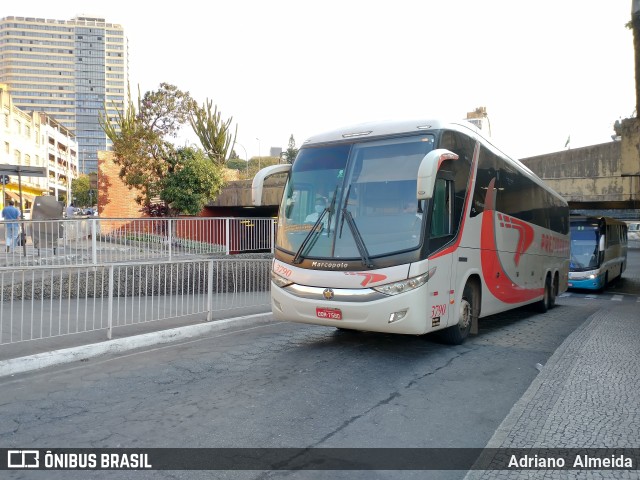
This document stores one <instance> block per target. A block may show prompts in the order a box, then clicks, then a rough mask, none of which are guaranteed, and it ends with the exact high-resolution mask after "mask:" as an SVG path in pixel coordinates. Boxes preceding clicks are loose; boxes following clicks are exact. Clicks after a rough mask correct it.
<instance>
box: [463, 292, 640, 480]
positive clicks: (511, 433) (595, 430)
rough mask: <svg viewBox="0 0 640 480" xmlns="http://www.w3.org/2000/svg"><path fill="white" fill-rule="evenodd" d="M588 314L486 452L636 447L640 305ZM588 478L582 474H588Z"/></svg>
mask: <svg viewBox="0 0 640 480" xmlns="http://www.w3.org/2000/svg"><path fill="white" fill-rule="evenodd" d="M636 303H637V302H634V303H620V304H619V305H617V306H615V307H613V308H611V309H602V310H600V311H598V312H596V313H595V314H594V315H593V316H591V317H590V318H589V319H588V320H587V321H585V323H583V324H582V325H581V326H580V327H579V328H578V329H577V330H576V331H574V332H573V333H572V334H571V335H570V336H569V337H567V339H566V340H565V341H564V343H563V344H562V345H561V346H560V347H559V348H558V349H557V350H556V351H555V353H554V354H553V355H552V356H551V358H550V359H549V361H548V362H547V364H546V365H544V366H543V368H542V370H541V372H540V374H539V375H538V377H537V378H536V379H535V380H534V381H533V383H532V384H531V385H530V387H529V388H528V389H527V391H526V392H525V394H524V395H523V396H522V397H521V398H520V400H519V401H518V402H517V403H516V404H515V405H514V406H513V408H512V409H511V411H510V412H509V414H508V415H507V417H506V418H505V419H504V420H503V422H502V424H501V425H500V427H499V428H498V429H497V430H496V432H495V433H494V435H493V437H492V438H491V440H490V441H489V443H488V444H487V445H486V446H487V447H488V448H640V314H639V310H640V304H636ZM586 474H588V475H587V476H585V475H586ZM496 478H498V479H500V478H505V479H507V478H508V479H519V478H523V479H525V478H553V479H555V478H563V479H564V478H607V479H610V478H620V479H627V478H638V477H637V471H625V470H606V471H586V472H585V471H575V470H574V471H567V470H542V471H527V470H522V471H495V470H487V471H470V472H469V473H468V474H467V476H466V477H465V479H468V480H480V479H482V480H484V479H496Z"/></svg>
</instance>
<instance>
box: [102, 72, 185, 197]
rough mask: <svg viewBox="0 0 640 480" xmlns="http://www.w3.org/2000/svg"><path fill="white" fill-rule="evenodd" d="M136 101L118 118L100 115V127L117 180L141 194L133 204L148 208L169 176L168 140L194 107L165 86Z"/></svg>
mask: <svg viewBox="0 0 640 480" xmlns="http://www.w3.org/2000/svg"><path fill="white" fill-rule="evenodd" d="M138 97H139V100H138V106H137V109H136V106H135V105H134V103H133V101H131V100H129V103H128V105H127V107H126V109H125V110H124V111H120V110H118V114H117V118H112V119H110V118H107V116H106V114H101V115H100V123H101V126H102V128H103V130H104V131H105V133H106V134H107V136H108V137H109V139H110V140H111V142H112V143H113V148H112V149H113V154H114V162H115V163H116V164H117V165H118V166H120V172H119V174H120V178H121V179H122V180H123V182H124V183H125V184H126V185H128V186H129V188H135V189H136V190H137V191H138V192H140V194H139V195H138V197H137V198H136V201H137V202H138V203H139V204H141V205H143V206H147V207H148V206H149V205H150V204H151V203H152V199H153V198H155V197H157V196H159V195H160V192H161V191H162V188H163V181H164V179H165V177H166V176H167V175H168V174H170V173H171V169H172V164H171V162H170V161H169V159H170V158H172V157H174V156H175V146H174V145H173V144H172V143H171V142H169V141H168V139H169V138H172V137H175V136H176V135H177V133H178V132H179V130H180V128H181V127H182V126H183V125H184V124H186V123H187V122H188V121H189V118H190V115H191V113H192V112H193V111H194V110H195V109H196V108H197V104H196V102H195V101H194V100H193V99H192V98H191V96H190V95H189V92H183V91H181V90H179V89H178V88H177V87H175V86H174V85H170V84H167V83H161V84H160V88H159V90H157V91H151V92H147V93H145V95H144V97H142V98H140V95H139V94H138ZM129 98H131V95H129Z"/></svg>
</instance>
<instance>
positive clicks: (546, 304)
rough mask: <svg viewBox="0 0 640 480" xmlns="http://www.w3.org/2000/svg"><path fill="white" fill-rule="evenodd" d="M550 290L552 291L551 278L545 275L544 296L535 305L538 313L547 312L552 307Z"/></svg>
mask: <svg viewBox="0 0 640 480" xmlns="http://www.w3.org/2000/svg"><path fill="white" fill-rule="evenodd" d="M552 289H553V285H551V276H550V275H547V278H546V280H545V281H544V294H543V296H542V300H540V301H538V303H536V307H537V309H538V311H539V312H540V313H545V312H546V311H547V310H549V309H550V308H551V307H552V305H551V296H552V295H553V293H552ZM554 301H555V300H554Z"/></svg>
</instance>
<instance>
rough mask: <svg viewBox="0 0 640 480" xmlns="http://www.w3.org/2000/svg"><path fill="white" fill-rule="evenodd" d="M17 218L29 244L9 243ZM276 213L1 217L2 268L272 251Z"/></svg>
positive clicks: (0, 253) (171, 258) (91, 263)
mask: <svg viewBox="0 0 640 480" xmlns="http://www.w3.org/2000/svg"><path fill="white" fill-rule="evenodd" d="M9 223H14V224H15V223H17V224H18V229H19V231H20V235H19V236H18V238H23V239H25V240H26V242H25V244H20V245H18V246H13V247H11V248H9V245H8V243H7V241H8V239H7V235H6V231H7V229H8V228H10V227H9V225H8V224H9ZM274 233H275V220H274V219H272V218H202V217H197V218H97V217H88V218H78V219H59V220H21V221H17V222H7V221H0V270H2V269H11V268H15V267H21V266H33V265H42V266H47V265H69V266H73V265H96V266H97V265H100V264H104V263H117V262H132V261H147V260H169V261H171V260H174V259H181V258H190V257H193V256H200V257H201V256H207V257H208V256H211V255H212V254H222V255H229V254H232V253H245V252H258V251H264V252H268V251H271V252H273V244H274V237H275V234H274Z"/></svg>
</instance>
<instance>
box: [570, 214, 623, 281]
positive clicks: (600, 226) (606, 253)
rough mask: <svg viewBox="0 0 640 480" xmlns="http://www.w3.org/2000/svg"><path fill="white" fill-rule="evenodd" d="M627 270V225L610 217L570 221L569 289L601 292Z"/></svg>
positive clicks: (577, 218) (582, 217)
mask: <svg viewBox="0 0 640 480" xmlns="http://www.w3.org/2000/svg"><path fill="white" fill-rule="evenodd" d="M626 267H627V224H626V223H624V222H621V221H618V220H616V219H614V218H609V217H586V216H576V217H574V216H572V217H571V263H570V264H569V288H585V289H589V290H603V289H604V288H606V286H607V285H608V284H609V283H610V282H611V281H613V280H617V279H618V278H620V276H622V272H624V271H625V269H626Z"/></svg>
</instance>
